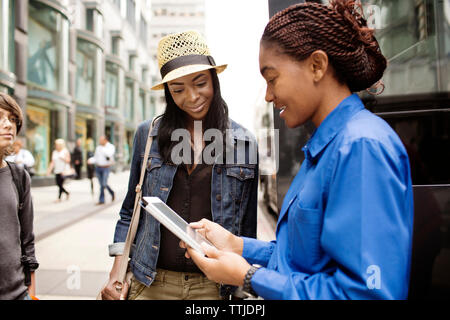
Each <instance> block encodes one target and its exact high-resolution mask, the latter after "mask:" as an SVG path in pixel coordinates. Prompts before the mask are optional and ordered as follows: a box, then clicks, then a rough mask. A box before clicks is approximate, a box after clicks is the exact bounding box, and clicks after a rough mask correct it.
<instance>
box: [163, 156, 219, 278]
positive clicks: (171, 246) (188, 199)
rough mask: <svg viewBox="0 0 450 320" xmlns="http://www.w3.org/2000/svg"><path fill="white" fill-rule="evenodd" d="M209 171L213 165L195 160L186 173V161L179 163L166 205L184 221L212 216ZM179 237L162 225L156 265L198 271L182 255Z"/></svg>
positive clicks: (183, 270)
mask: <svg viewBox="0 0 450 320" xmlns="http://www.w3.org/2000/svg"><path fill="white" fill-rule="evenodd" d="M211 171H212V165H207V164H203V163H201V164H197V166H196V167H195V169H194V171H192V172H191V174H190V175H189V174H188V171H187V168H186V166H185V165H183V164H181V165H179V166H178V169H177V173H176V174H175V177H174V181H173V186H172V190H171V191H170V194H169V198H168V199H167V205H168V206H169V207H171V208H172V209H173V210H174V211H175V212H177V213H178V214H179V215H180V216H181V217H182V218H183V219H184V220H186V221H187V222H195V221H199V220H201V219H203V218H206V219H209V220H212V214H211ZM179 243H180V239H179V238H178V237H177V236H175V235H174V234H173V233H172V232H170V231H169V230H168V229H167V228H166V227H164V226H163V225H161V245H160V246H161V250H160V252H159V257H158V263H157V267H158V268H162V269H166V270H171V271H178V272H201V271H200V269H198V267H197V266H196V265H195V264H194V263H193V262H192V260H191V259H187V258H186V257H185V256H184V253H185V249H183V248H180V246H179Z"/></svg>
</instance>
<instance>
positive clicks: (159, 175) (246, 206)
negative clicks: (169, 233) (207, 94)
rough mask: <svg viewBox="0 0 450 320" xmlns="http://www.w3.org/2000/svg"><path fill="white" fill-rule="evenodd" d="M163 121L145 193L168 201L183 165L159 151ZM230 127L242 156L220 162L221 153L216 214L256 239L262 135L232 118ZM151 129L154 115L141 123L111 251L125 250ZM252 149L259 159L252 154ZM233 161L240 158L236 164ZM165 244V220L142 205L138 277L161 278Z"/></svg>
mask: <svg viewBox="0 0 450 320" xmlns="http://www.w3.org/2000/svg"><path fill="white" fill-rule="evenodd" d="M159 123H160V121H156V123H155V126H154V128H153V130H152V132H151V136H153V137H154V139H153V143H152V146H151V149H150V155H149V161H148V165H147V172H146V177H145V180H144V182H143V186H142V194H143V196H156V197H159V198H160V199H161V200H162V201H164V202H167V199H168V196H169V193H170V190H171V189H172V185H173V179H174V176H175V173H176V171H177V166H176V165H174V164H168V163H167V162H163V159H162V157H161V155H160V154H159V148H158V140H157V132H158V128H159ZM228 127H229V128H230V129H231V130H230V129H229V130H228V131H227V134H229V137H230V141H231V144H233V146H232V148H233V149H230V150H231V153H230V154H233V155H234V157H235V159H236V157H238V161H228V158H227V159H226V160H225V161H222V162H223V163H220V162H219V161H218V160H217V157H216V162H214V164H213V168H212V175H211V195H210V197H211V213H212V218H213V221H214V222H216V223H218V224H220V225H222V226H223V227H224V228H226V229H227V230H229V231H230V232H232V233H233V234H236V235H239V236H246V237H252V238H255V237H256V211H257V192H258V189H257V188H258V161H257V159H258V158H257V151H256V149H257V148H256V140H255V138H254V137H253V135H251V134H250V133H249V132H248V131H245V129H244V128H243V127H241V126H240V125H238V124H237V123H236V122H234V121H233V120H231V119H230V120H229V126H228ZM149 128H150V120H148V121H145V122H143V123H141V124H140V125H139V127H138V129H137V131H136V134H135V137H134V144H133V157H132V162H131V171H130V178H129V183H128V192H127V195H126V197H125V200H124V202H123V204H122V208H121V210H120V219H119V220H118V222H117V225H116V230H115V234H114V243H113V244H111V245H110V246H109V254H110V256H115V255H120V254H122V253H123V248H124V244H125V239H126V236H127V232H128V228H129V225H130V220H131V216H132V214H133V206H134V200H135V196H136V192H135V187H136V185H137V184H138V182H139V177H140V171H141V164H142V160H143V157H144V150H145V145H146V141H147V136H148V131H149ZM243 146H245V147H243ZM252 148H253V152H254V156H253V158H252V157H251V156H249V155H250V153H251V151H252ZM243 150H245V155H246V156H245V160H244V159H242V158H243V156H242V151H243ZM227 154H228V153H227ZM239 160H240V161H239ZM229 162H234V163H231V164H230V163H229ZM159 248H160V223H159V222H158V221H157V220H156V219H155V218H153V217H152V216H151V215H150V214H149V213H148V212H147V211H146V210H141V215H140V219H139V226H138V230H137V233H136V237H135V240H134V244H133V245H132V248H131V261H130V269H131V271H132V272H133V274H134V276H135V278H136V279H137V280H139V281H140V282H142V283H143V284H145V285H146V286H150V285H151V284H152V282H153V280H154V279H155V276H156V271H155V270H156V264H157V259H158V254H159Z"/></svg>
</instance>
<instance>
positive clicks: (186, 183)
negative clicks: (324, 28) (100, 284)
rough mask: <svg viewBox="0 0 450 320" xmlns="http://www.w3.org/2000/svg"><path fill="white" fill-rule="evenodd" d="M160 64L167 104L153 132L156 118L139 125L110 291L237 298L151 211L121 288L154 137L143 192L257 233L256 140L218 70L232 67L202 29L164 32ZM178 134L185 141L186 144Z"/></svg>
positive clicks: (184, 213)
mask: <svg viewBox="0 0 450 320" xmlns="http://www.w3.org/2000/svg"><path fill="white" fill-rule="evenodd" d="M158 63H159V67H160V71H161V76H162V81H161V82H160V83H158V84H157V85H155V86H153V87H152V89H153V90H164V93H165V100H166V109H165V111H164V114H163V115H162V116H159V117H158V118H157V119H155V120H154V121H153V124H154V126H153V129H152V130H151V131H150V128H151V123H152V121H151V120H147V121H145V122H143V123H141V124H140V125H139V127H138V129H137V131H136V134H135V137H134V143H133V152H132V161H131V171H130V178H129V184H128V192H127V195H126V197H125V200H124V202H123V205H122V208H121V210H120V219H119V221H118V222H117V225H116V230H115V234H114V243H113V244H111V245H110V248H109V249H110V255H111V256H114V257H115V259H114V264H113V267H112V269H111V272H110V278H109V282H108V283H107V285H106V286H105V288H103V290H102V297H103V299H119V298H120V299H125V298H128V299H131V300H133V299H138V300H144V299H152V300H153V299H155V300H159V299H168V300H178V299H207V300H209V299H225V298H229V297H230V295H231V294H232V293H233V292H234V290H235V289H236V288H232V287H230V286H220V285H219V284H217V283H215V282H213V281H210V280H208V278H207V277H206V276H205V275H204V274H203V273H202V272H201V271H200V270H199V269H198V268H197V267H196V266H195V265H194V264H193V263H192V261H190V260H188V259H186V258H185V257H184V250H182V249H181V248H179V245H178V244H179V239H178V238H177V237H176V236H175V235H173V234H172V233H171V232H170V231H169V230H168V229H166V228H165V227H163V226H162V225H160V223H159V222H158V221H157V220H155V219H154V218H153V217H152V216H151V215H150V214H147V213H146V212H145V211H144V212H143V213H142V215H141V219H140V223H139V225H138V228H137V233H136V239H135V243H136V247H135V248H134V253H133V255H132V258H131V261H130V262H129V266H130V270H131V272H132V273H133V277H132V278H131V285H129V284H128V283H125V284H124V286H123V288H122V289H121V290H118V289H117V287H116V286H117V285H118V282H117V281H118V268H119V266H120V263H121V259H122V254H123V250H124V242H125V239H126V236H127V231H128V229H129V226H130V218H131V216H132V213H133V207H134V201H135V197H136V185H137V184H138V181H139V177H140V171H141V166H142V163H143V155H144V150H145V146H146V143H147V138H148V137H149V135H150V136H151V137H152V138H154V139H153V142H152V144H151V149H150V156H149V157H150V158H149V160H148V164H147V171H146V174H145V180H144V183H143V185H142V195H143V196H155V197H159V198H160V199H161V200H162V201H164V202H165V203H167V205H168V206H169V207H171V208H172V209H173V210H174V211H176V212H177V213H178V214H179V215H180V216H181V217H182V218H183V219H185V220H186V221H189V222H191V221H197V220H198V219H199V218H209V219H213V220H214V221H216V222H218V223H220V224H221V225H222V226H224V227H225V228H226V229H227V230H230V231H231V232H232V233H233V234H237V235H245V236H247V237H256V209H257V192H258V190H257V186H258V163H257V157H256V154H253V155H254V161H253V162H252V161H251V160H250V157H249V156H250V153H251V152H252V150H253V149H252V146H253V147H255V149H256V140H255V138H254V137H253V136H252V135H250V134H249V133H248V132H246V130H244V128H243V127H242V126H240V125H239V124H237V123H236V122H234V121H233V120H231V119H230V118H229V117H228V107H227V104H226V103H225V101H224V100H223V98H222V96H221V93H220V84H219V78H218V76H217V74H218V73H220V72H222V71H223V70H224V69H225V68H226V65H216V64H215V62H214V59H213V58H212V56H211V54H210V51H209V48H208V45H207V43H206V41H205V39H204V38H203V36H202V35H201V34H200V33H198V32H196V31H185V32H180V33H176V34H171V35H168V36H166V37H163V38H162V39H161V40H160V41H159V45H158ZM213 135H214V137H213V138H214V139H211V136H213ZM175 137H182V138H183V139H181V140H182V141H181V142H180V140H177V138H175ZM224 144H226V146H224ZM180 146H181V147H182V148H180ZM253 151H255V152H256V150H253ZM225 157H226V160H227V161H226V162H225V161H224V158H225ZM236 159H238V160H236Z"/></svg>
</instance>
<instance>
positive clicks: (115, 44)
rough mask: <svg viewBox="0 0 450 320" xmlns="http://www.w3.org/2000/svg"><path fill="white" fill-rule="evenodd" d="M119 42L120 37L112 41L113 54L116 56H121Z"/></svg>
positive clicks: (113, 38)
mask: <svg viewBox="0 0 450 320" xmlns="http://www.w3.org/2000/svg"><path fill="white" fill-rule="evenodd" d="M119 42H120V38H119V37H112V39H111V53H112V54H113V55H116V56H118V55H119Z"/></svg>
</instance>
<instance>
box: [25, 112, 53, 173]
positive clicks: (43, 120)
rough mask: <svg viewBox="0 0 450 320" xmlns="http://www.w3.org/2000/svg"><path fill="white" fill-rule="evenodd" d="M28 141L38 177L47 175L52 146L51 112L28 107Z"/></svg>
mask: <svg viewBox="0 0 450 320" xmlns="http://www.w3.org/2000/svg"><path fill="white" fill-rule="evenodd" d="M26 110H27V111H26V117H27V131H26V133H25V135H26V139H27V146H28V150H29V151H30V152H31V153H32V154H33V156H34V159H35V165H34V169H35V171H36V174H37V175H45V174H46V173H47V166H48V163H49V162H50V154H51V152H52V150H51V144H50V131H51V129H50V118H51V117H50V111H49V110H45V109H41V108H37V107H34V106H30V105H28V106H27V109H26Z"/></svg>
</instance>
